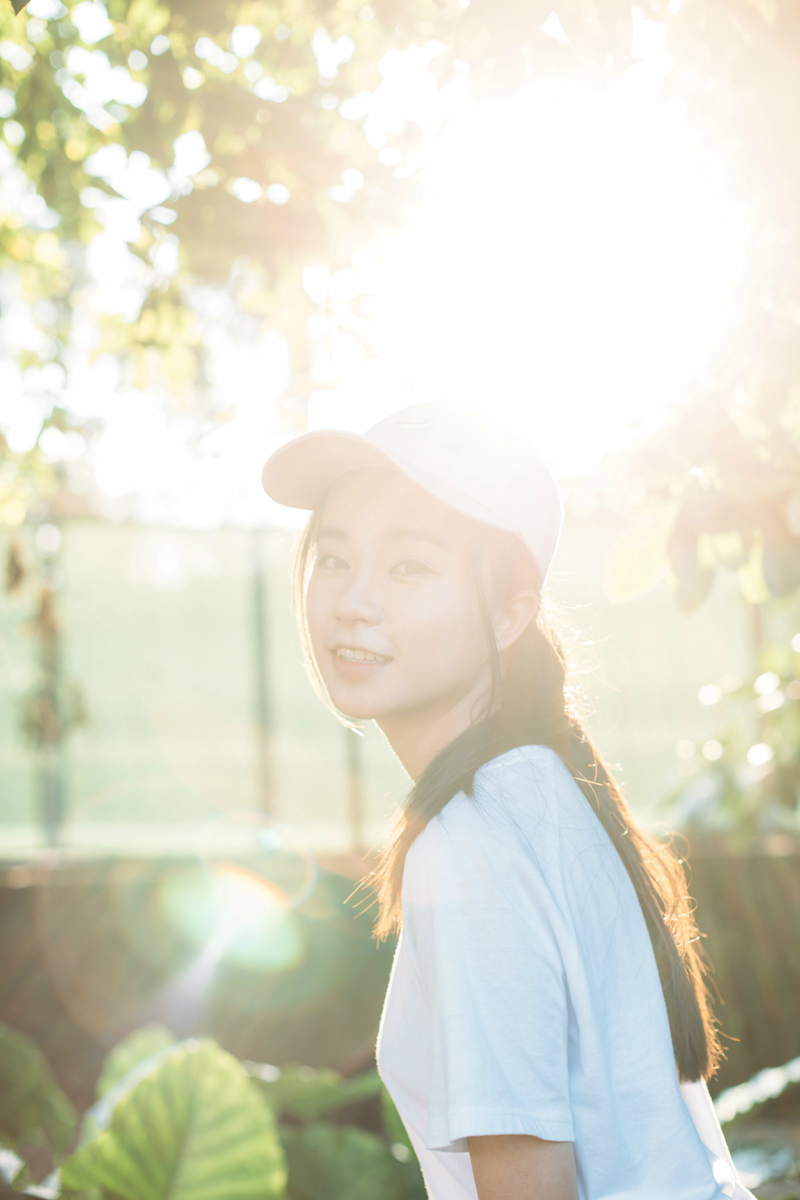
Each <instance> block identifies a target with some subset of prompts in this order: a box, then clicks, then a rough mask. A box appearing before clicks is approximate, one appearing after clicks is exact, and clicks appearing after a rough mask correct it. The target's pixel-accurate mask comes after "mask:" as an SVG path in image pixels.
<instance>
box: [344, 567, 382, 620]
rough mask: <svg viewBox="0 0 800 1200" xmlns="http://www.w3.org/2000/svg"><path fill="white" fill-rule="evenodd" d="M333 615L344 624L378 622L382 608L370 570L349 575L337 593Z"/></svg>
mask: <svg viewBox="0 0 800 1200" xmlns="http://www.w3.org/2000/svg"><path fill="white" fill-rule="evenodd" d="M335 615H336V618H337V620H339V621H342V622H343V624H346V625H352V624H354V623H355V622H356V621H363V622H364V623H365V624H366V625H377V624H378V623H379V622H380V620H381V617H382V616H383V608H382V606H381V602H380V597H379V596H378V594H377V589H376V587H375V579H374V576H373V575H372V573H371V572H367V571H359V572H358V573H357V574H355V575H353V576H351V578H350V579H349V580H348V581H347V584H346V586H345V587H344V588H343V589H342V591H341V592H340V593H339V598H338V601H337V604H336V613H335Z"/></svg>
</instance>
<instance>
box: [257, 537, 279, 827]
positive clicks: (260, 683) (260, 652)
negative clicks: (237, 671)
mask: <svg viewBox="0 0 800 1200" xmlns="http://www.w3.org/2000/svg"><path fill="white" fill-rule="evenodd" d="M252 558H253V563H252V580H253V591H252V648H253V669H254V682H255V734H256V787H257V792H258V806H259V809H260V810H261V812H263V813H269V814H272V813H273V812H274V808H275V778H274V764H273V754H272V706H271V704H270V696H269V681H268V680H269V627H268V622H267V579H266V570H265V567H264V533H263V531H262V530H260V529H256V530H254V531H253V537H252Z"/></svg>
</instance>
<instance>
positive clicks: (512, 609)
mask: <svg viewBox="0 0 800 1200" xmlns="http://www.w3.org/2000/svg"><path fill="white" fill-rule="evenodd" d="M539 599H540V597H539V593H538V592H535V591H519V592H515V593H514V594H513V596H511V597H510V599H509V600H507V601H506V602H505V604H504V605H503V607H502V609H500V611H499V612H498V613H497V614H496V615H495V619H494V622H493V624H494V633H495V637H496V638H497V649H498V650H500V651H503V650H507V649H508V648H509V646H513V645H514V642H516V640H517V638H519V637H520V636H521V635H522V634H523V633H524V632H525V630H526V629H527V628H528V626H529V625H530V623H531V621H533V620H535V619H536V614H537V612H538V611H539Z"/></svg>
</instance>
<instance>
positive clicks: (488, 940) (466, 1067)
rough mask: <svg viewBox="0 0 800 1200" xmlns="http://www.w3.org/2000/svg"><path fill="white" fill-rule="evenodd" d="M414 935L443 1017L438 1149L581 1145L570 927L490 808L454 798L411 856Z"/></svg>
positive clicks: (436, 1019) (434, 1004) (432, 1137)
mask: <svg viewBox="0 0 800 1200" xmlns="http://www.w3.org/2000/svg"><path fill="white" fill-rule="evenodd" d="M495 815H496V814H495ZM403 929H404V934H403V936H404V937H405V938H407V939H408V941H409V945H410V949H411V953H412V958H413V961H414V963H415V967H416V970H417V972H418V975H419V980H420V984H421V986H422V990H423V992H424V993H425V996H426V999H427V1002H428V1005H429V1007H430V1012H431V1024H432V1039H433V1040H432V1047H431V1064H430V1066H431V1077H430V1093H429V1097H428V1129H427V1139H426V1145H427V1148H428V1149H429V1150H462V1151H463V1150H467V1149H468V1145H467V1142H466V1139H467V1138H468V1137H471V1136H479V1135H483V1134H531V1135H533V1136H535V1137H539V1138H544V1139H546V1140H549V1141H572V1140H573V1138H574V1134H573V1123H572V1113H571V1109H570V1102H569V1071H568V1039H569V996H568V988H567V982H566V973H565V967H564V954H565V953H567V954H568V953H570V952H571V950H570V930H569V924H568V922H566V921H565V920H564V919H563V917H562V915H561V914H560V912H559V907H558V904H557V902H556V901H555V899H554V896H553V893H552V891H551V889H550V887H549V885H548V882H547V879H546V877H545V874H544V873H543V872H542V870H541V868H540V866H539V864H538V862H537V858H536V856H535V854H531V853H530V852H529V849H528V847H527V846H526V845H525V844H524V839H522V840H520V838H519V837H518V836H517V835H515V831H514V829H513V826H512V825H511V824H510V823H509V822H508V821H507V820H505V819H504V818H503V817H502V816H500V817H498V819H497V820H493V814H491V813H488V814H487V813H486V812H482V811H481V809H480V806H479V803H478V801H473V800H469V799H467V798H466V797H464V796H460V797H458V798H456V800H455V801H451V802H450V805H448V806H447V809H446V810H445V811H443V813H442V814H441V815H440V817H438V818H434V820H433V821H432V822H430V824H429V825H428V826H427V827H426V828H425V830H424V831H423V832H422V834H420V836H419V837H418V838H417V840H416V842H415V843H414V844H413V845H412V847H411V849H410V851H409V853H408V856H407V858H406V865H405V871H404V879H403Z"/></svg>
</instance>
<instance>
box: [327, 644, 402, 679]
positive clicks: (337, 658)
mask: <svg viewBox="0 0 800 1200" xmlns="http://www.w3.org/2000/svg"><path fill="white" fill-rule="evenodd" d="M331 658H332V659H333V666H334V670H335V671H336V673H337V675H339V676H340V678H342V679H349V680H353V681H355V680H358V679H368V678H369V677H370V676H371V675H373V674H374V673H375V672H376V671H379V670H380V669H381V667H387V666H388V665H389V663H390V662H391V661H392V659H391V658H389V657H388V656H387V655H378V654H373V653H372V652H371V651H368V650H355V649H351V648H350V647H348V646H337V647H335V649H333V650H332V651H331Z"/></svg>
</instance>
